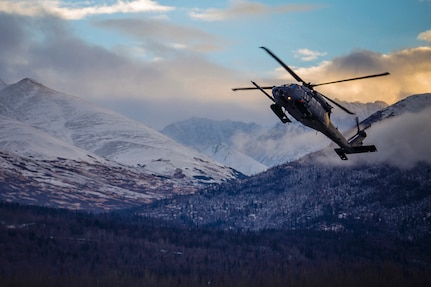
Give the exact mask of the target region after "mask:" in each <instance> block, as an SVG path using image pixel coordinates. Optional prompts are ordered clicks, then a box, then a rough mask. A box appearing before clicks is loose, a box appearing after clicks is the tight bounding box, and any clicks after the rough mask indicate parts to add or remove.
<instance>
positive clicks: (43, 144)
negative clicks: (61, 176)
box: [0, 116, 104, 162]
mask: <svg viewBox="0 0 431 287" xmlns="http://www.w3.org/2000/svg"><path fill="white" fill-rule="evenodd" d="M0 149H1V150H3V151H7V152H12V153H15V154H19V155H21V156H24V157H33V158H39V159H46V160H53V159H57V158H65V159H73V160H83V161H87V162H95V161H98V162H103V161H104V159H103V158H101V157H98V156H96V155H95V154H92V153H90V152H88V151H85V150H83V149H80V148H78V147H76V146H74V145H71V144H69V143H67V142H64V141H61V140H59V139H57V138H55V137H52V136H51V135H49V134H47V133H46V132H44V131H41V130H38V129H35V128H33V127H31V126H29V125H26V124H24V123H21V122H19V121H17V120H13V119H11V118H8V117H5V116H0Z"/></svg>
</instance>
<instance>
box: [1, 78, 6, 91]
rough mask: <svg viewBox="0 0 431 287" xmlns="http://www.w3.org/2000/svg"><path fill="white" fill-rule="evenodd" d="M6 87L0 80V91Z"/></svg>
mask: <svg viewBox="0 0 431 287" xmlns="http://www.w3.org/2000/svg"><path fill="white" fill-rule="evenodd" d="M6 86H7V85H6V83H5V82H3V81H2V80H1V79H0V90H1V89H3V88H5V87H6Z"/></svg>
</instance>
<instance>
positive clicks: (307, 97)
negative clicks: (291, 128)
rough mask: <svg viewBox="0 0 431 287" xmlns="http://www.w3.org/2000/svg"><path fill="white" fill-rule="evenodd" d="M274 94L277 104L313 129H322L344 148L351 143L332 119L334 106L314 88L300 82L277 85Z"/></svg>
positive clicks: (348, 146) (347, 147) (322, 131)
mask: <svg viewBox="0 0 431 287" xmlns="http://www.w3.org/2000/svg"><path fill="white" fill-rule="evenodd" d="M272 95H273V97H274V100H275V102H276V104H277V105H279V106H281V107H284V109H285V110H286V111H287V112H288V113H289V114H290V115H291V116H292V117H294V118H295V119H296V120H297V121H299V122H300V123H302V124H303V125H306V126H308V127H310V128H312V129H315V130H317V131H320V132H321V133H323V134H324V135H326V136H327V137H328V138H330V139H331V140H333V141H334V142H335V143H336V144H338V145H339V146H340V147H341V148H343V149H349V148H350V144H349V143H348V141H347V140H346V139H345V138H344V136H343V135H342V134H341V132H340V131H339V130H338V129H337V128H336V127H335V126H334V125H333V124H332V122H331V119H330V114H331V109H332V106H331V105H330V104H328V102H326V101H325V99H324V98H323V97H322V96H321V95H320V94H319V93H318V92H317V91H314V90H311V89H309V88H308V87H306V86H303V85H298V84H289V85H282V86H276V87H273V89H272Z"/></svg>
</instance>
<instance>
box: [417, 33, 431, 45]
mask: <svg viewBox="0 0 431 287" xmlns="http://www.w3.org/2000/svg"><path fill="white" fill-rule="evenodd" d="M418 39H419V40H424V41H427V42H429V43H431V30H428V31H425V32H422V33H420V34H419V35H418Z"/></svg>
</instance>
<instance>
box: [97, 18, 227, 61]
mask: <svg viewBox="0 0 431 287" xmlns="http://www.w3.org/2000/svg"><path fill="white" fill-rule="evenodd" d="M93 23H94V25H95V26H97V27H99V28H104V29H109V30H113V31H118V32H120V33H122V34H126V35H129V36H132V37H134V38H135V39H136V40H137V41H138V42H140V44H141V45H143V46H146V47H147V48H150V49H151V47H152V46H155V45H157V49H152V50H155V51H158V53H159V54H164V53H163V51H167V50H171V48H174V49H189V50H193V51H196V52H208V51H215V50H220V49H221V45H222V44H223V43H224V42H225V41H224V40H223V39H221V38H219V37H217V36H214V35H212V34H210V33H207V32H205V31H203V30H201V29H197V28H192V27H187V26H184V25H179V24H174V23H172V22H170V21H167V20H158V19H142V18H141V19H137V18H135V19H130V18H128V19H109V20H101V21H95V22H93Z"/></svg>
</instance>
